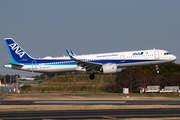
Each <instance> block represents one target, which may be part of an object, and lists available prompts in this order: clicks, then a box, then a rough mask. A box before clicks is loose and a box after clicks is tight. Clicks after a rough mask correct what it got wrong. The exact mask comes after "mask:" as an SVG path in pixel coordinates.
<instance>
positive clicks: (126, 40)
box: [0, 0, 180, 77]
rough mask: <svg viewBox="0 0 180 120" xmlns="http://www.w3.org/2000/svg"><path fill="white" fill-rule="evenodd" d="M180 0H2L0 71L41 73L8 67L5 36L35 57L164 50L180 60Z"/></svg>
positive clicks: (179, 61) (25, 73) (0, 5)
mask: <svg viewBox="0 0 180 120" xmlns="http://www.w3.org/2000/svg"><path fill="white" fill-rule="evenodd" d="M179 5H180V1H179V0H173V1H170V0H29V1H28V0H1V1H0V55H1V59H0V74H16V73H17V72H18V73H19V74H20V76H21V77H27V76H32V75H33V76H34V75H37V74H35V73H31V72H23V71H17V70H11V69H8V68H4V67H3V64H5V63H9V62H11V60H10V56H9V54H8V50H7V48H6V46H5V42H4V38H7V37H8V38H9V37H11V38H13V39H14V40H15V41H16V42H17V43H18V44H19V45H20V46H21V47H22V48H23V49H24V50H25V51H26V52H27V53H28V54H29V55H30V56H32V57H34V58H43V57H46V56H52V57H60V56H63V55H66V56H67V53H66V51H65V50H66V49H68V50H73V51H74V52H75V53H76V55H82V54H93V53H108V52H123V51H133V50H144V49H153V48H156V49H163V50H167V51H169V52H170V53H172V54H174V55H176V56H177V60H176V61H175V63H180V59H179V58H180V54H179V51H180V46H179V45H180V7H179Z"/></svg>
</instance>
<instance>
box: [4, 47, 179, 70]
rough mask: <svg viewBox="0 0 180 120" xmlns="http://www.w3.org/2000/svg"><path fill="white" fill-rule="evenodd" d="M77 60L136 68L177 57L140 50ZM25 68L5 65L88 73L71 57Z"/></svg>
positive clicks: (156, 50) (39, 62) (82, 56)
mask: <svg viewBox="0 0 180 120" xmlns="http://www.w3.org/2000/svg"><path fill="white" fill-rule="evenodd" d="M75 57H76V59H79V60H81V61H86V62H91V63H100V64H102V65H105V64H116V65H117V67H118V68H124V67H135V66H144V65H158V64H164V63H169V62H173V61H175V60H176V56H174V55H172V54H170V53H168V52H167V51H165V50H159V49H153V50H139V51H128V52H115V53H103V54H90V55H77V56H75ZM20 64H23V66H21V67H20V66H16V65H10V64H5V65H4V67H7V68H13V69H19V70H24V71H34V72H40V73H48V72H71V71H72V72H73V71H74V72H82V71H84V72H85V71H86V70H85V69H83V68H82V67H81V66H78V65H77V64H76V62H75V61H73V60H71V59H70V58H69V57H56V58H50V57H47V58H42V59H35V58H34V59H33V61H32V63H25V62H24V63H23V62H22V63H20Z"/></svg>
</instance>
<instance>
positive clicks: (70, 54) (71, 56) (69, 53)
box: [66, 50, 73, 59]
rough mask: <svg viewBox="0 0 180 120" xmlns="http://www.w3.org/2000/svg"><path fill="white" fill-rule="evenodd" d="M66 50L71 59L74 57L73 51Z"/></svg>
mask: <svg viewBox="0 0 180 120" xmlns="http://www.w3.org/2000/svg"><path fill="white" fill-rule="evenodd" d="M66 52H67V54H68V56H69V57H70V58H71V59H73V55H72V53H71V52H69V50H66Z"/></svg>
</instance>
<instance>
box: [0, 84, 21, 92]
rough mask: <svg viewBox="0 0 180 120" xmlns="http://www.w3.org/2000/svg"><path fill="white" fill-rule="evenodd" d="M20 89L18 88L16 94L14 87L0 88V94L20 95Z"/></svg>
mask: <svg viewBox="0 0 180 120" xmlns="http://www.w3.org/2000/svg"><path fill="white" fill-rule="evenodd" d="M20 92H21V87H18V90H17V92H16V86H0V93H20Z"/></svg>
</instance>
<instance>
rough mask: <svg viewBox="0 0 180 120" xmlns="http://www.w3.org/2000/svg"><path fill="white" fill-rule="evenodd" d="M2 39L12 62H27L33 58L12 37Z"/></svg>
mask: <svg viewBox="0 0 180 120" xmlns="http://www.w3.org/2000/svg"><path fill="white" fill-rule="evenodd" d="M4 40H5V43H6V47H7V49H8V52H9V55H10V58H11V61H12V63H13V64H19V63H27V62H31V61H32V60H33V58H32V57H31V56H29V55H28V54H27V53H26V52H25V51H24V50H23V49H22V48H21V47H20V46H19V45H18V44H17V43H16V42H15V41H14V40H13V39H12V38H4Z"/></svg>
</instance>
